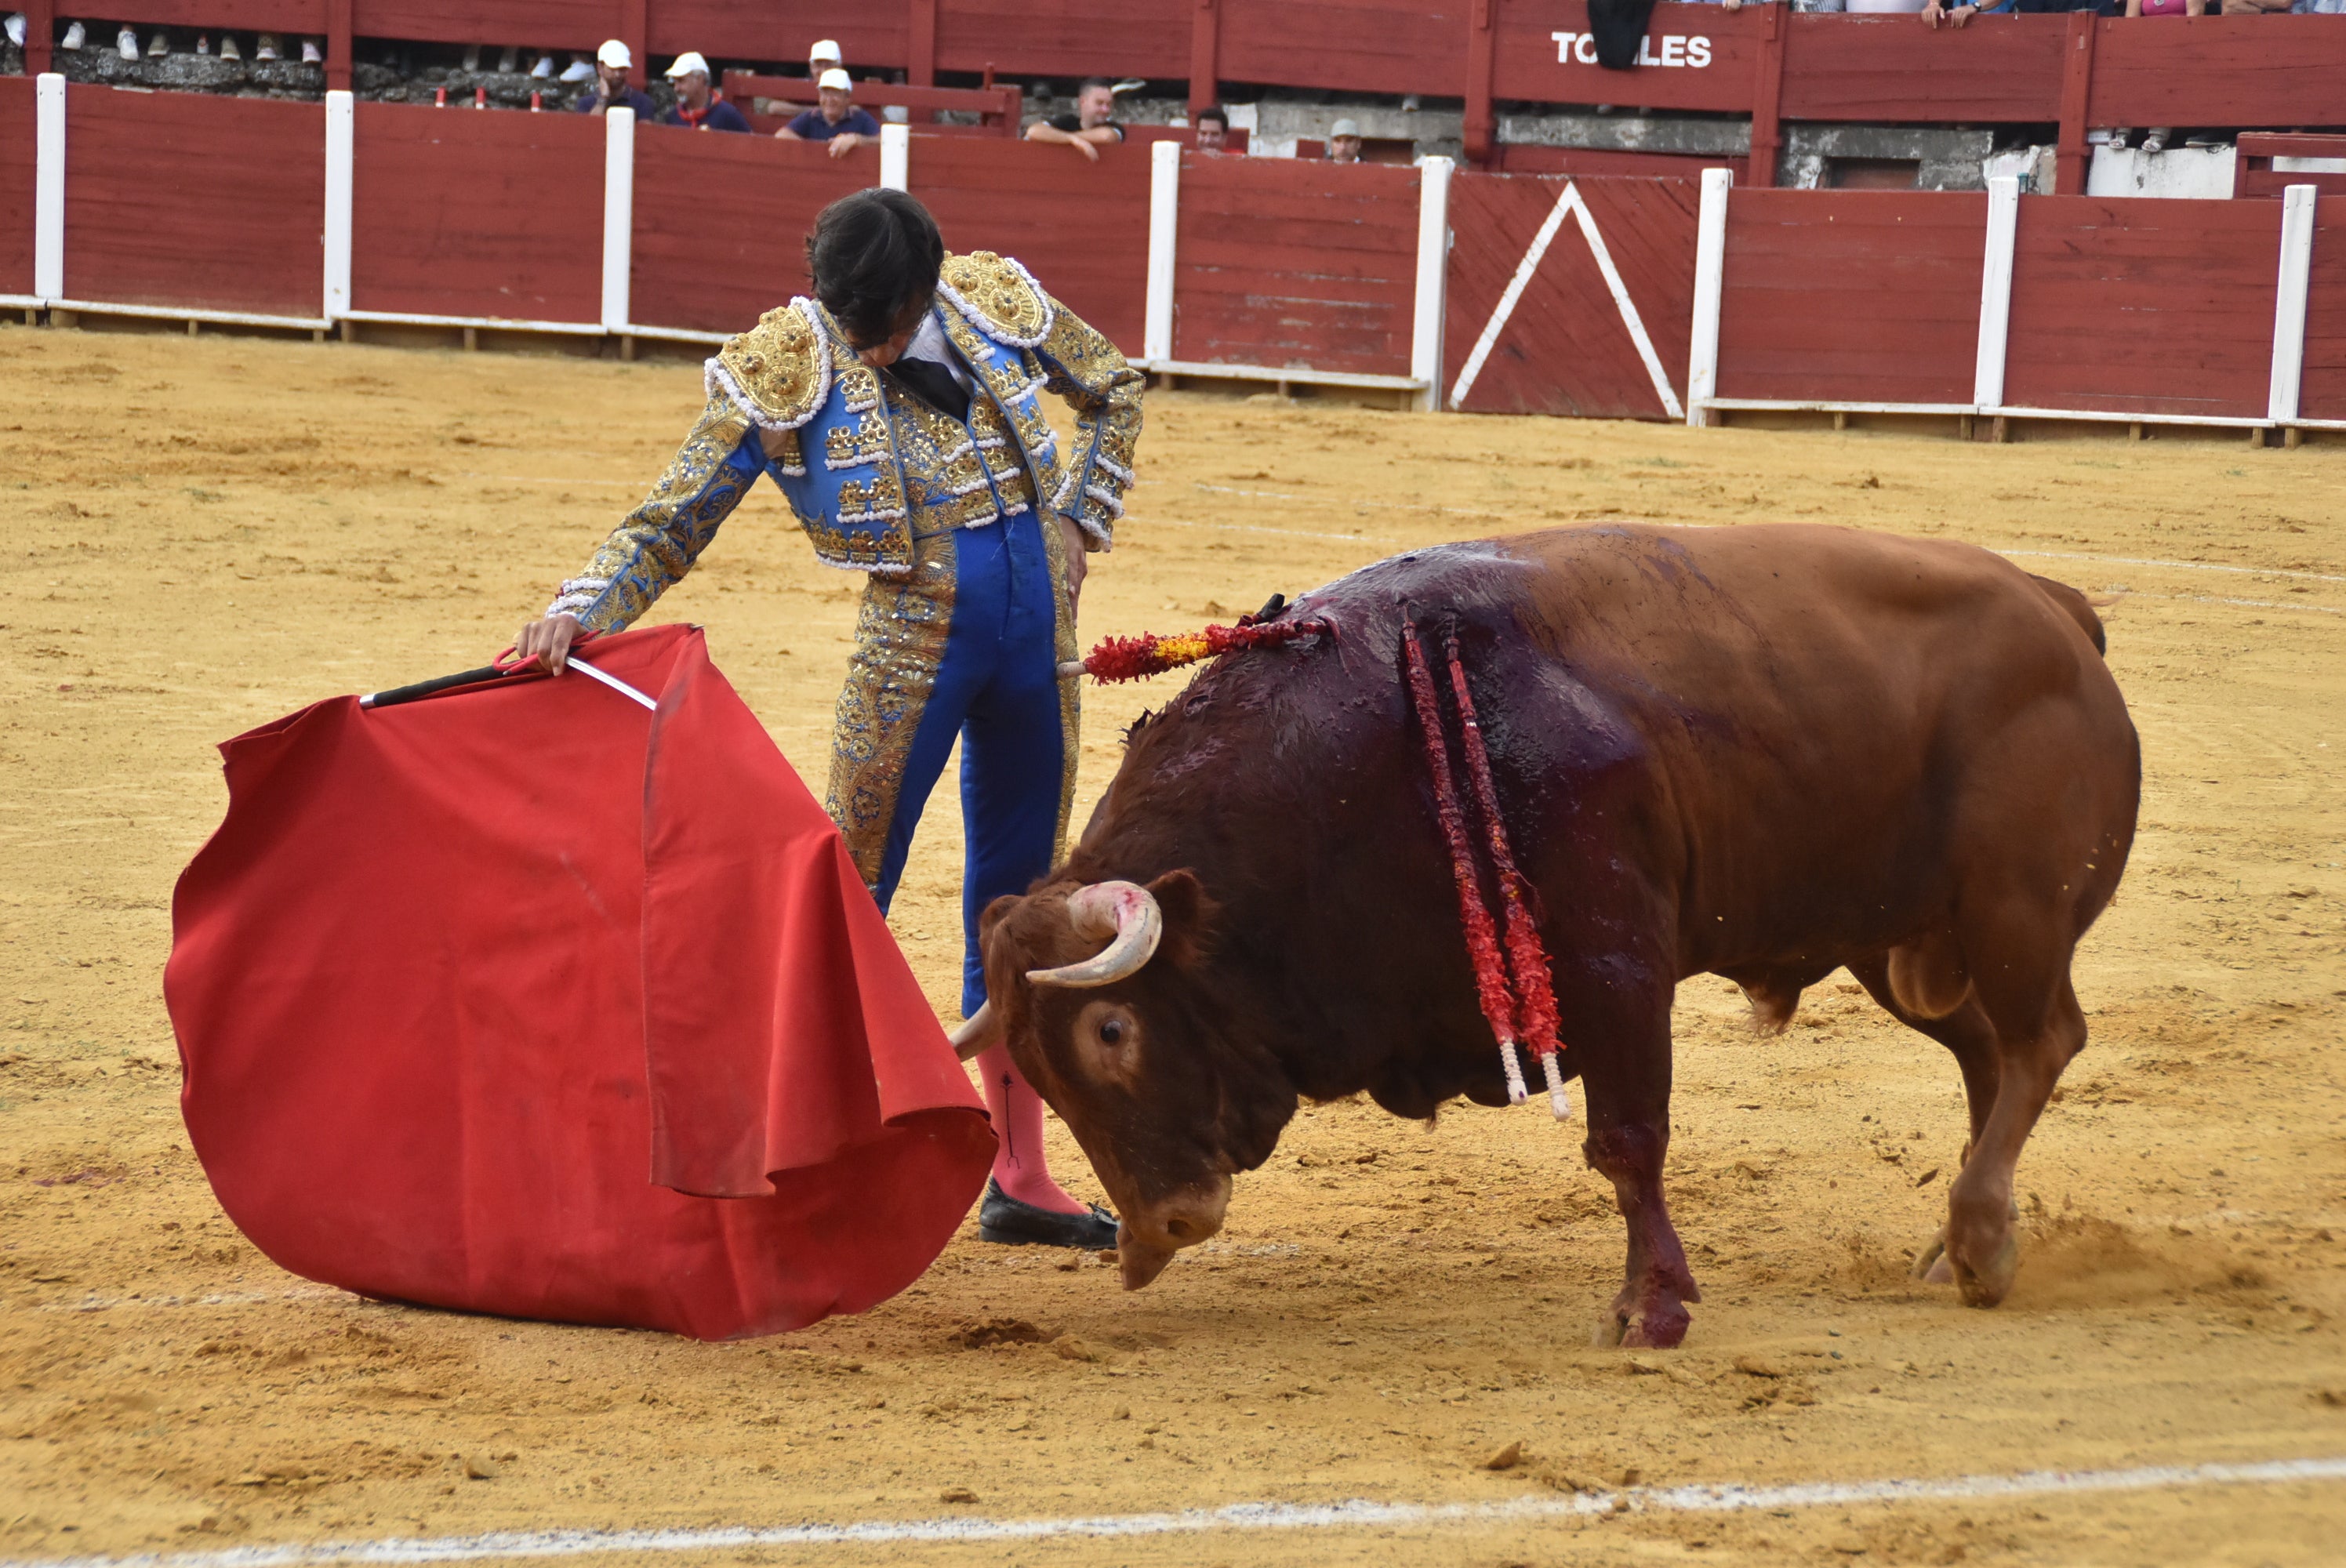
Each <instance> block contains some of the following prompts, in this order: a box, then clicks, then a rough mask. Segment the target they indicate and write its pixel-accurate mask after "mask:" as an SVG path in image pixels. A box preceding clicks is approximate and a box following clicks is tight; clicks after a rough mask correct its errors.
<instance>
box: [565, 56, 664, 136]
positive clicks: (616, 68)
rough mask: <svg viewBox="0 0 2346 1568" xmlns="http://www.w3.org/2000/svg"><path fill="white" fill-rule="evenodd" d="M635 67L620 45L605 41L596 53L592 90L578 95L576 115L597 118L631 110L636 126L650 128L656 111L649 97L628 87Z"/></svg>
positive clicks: (640, 89)
mask: <svg viewBox="0 0 2346 1568" xmlns="http://www.w3.org/2000/svg"><path fill="white" fill-rule="evenodd" d="M635 65H636V56H634V55H633V54H632V53H630V52H629V51H628V48H627V45H626V44H625V43H624V42H623V41H621V40H620V39H617V38H607V39H605V40H604V42H603V46H602V47H601V48H599V49H597V50H596V51H595V90H594V91H593V92H591V93H581V94H579V95H578V109H579V112H580V113H582V114H589V115H599V114H602V113H604V112H605V111H606V110H608V109H615V108H617V109H633V110H635V111H636V123H637V124H638V125H649V124H651V122H652V121H654V120H656V119H658V117H659V108H658V106H657V105H655V104H654V103H653V102H652V96H651V95H650V94H649V93H648V92H645V91H644V90H643V89H642V88H641V87H630V86H629V85H628V83H627V73H628V72H629V71H631V70H633V69H634V68H635Z"/></svg>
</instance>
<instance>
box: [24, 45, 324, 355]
mask: <svg viewBox="0 0 2346 1568" xmlns="http://www.w3.org/2000/svg"><path fill="white" fill-rule="evenodd" d="M25 123H26V128H27V129H29V128H30V127H31V117H30V116H29V115H27V116H26V122H25ZM325 168H326V165H325V111H324V110H323V109H322V108H321V107H319V106H318V105H316V104H297V103H280V102H275V101H272V100H270V99H266V98H214V97H200V96H198V95H196V94H192V93H124V92H115V91H112V90H109V89H107V88H105V87H70V88H68V89H67V90H66V279H65V283H66V294H67V295H68V296H69V297H71V298H73V299H76V300H104V301H106V302H107V303H108V304H117V305H168V306H179V307H183V308H189V309H195V310H207V311H250V312H254V313H257V314H265V315H276V316H294V317H302V318H315V317H318V316H319V315H320V314H321V311H322V309H323V303H322V301H323V295H324V287H325V285H324V281H323V268H322V263H321V259H320V253H319V238H320V236H321V234H322V233H323V232H324V228H325V186H326V174H325Z"/></svg>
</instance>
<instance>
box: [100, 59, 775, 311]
mask: <svg viewBox="0 0 2346 1568" xmlns="http://www.w3.org/2000/svg"><path fill="white" fill-rule="evenodd" d="M76 96H78V95H76ZM650 135H651V133H650V132H649V131H647V132H646V139H647V140H648V139H650ZM352 183H353V187H354V188H355V191H356V197H355V210H354V215H353V220H352V229H351V251H352V257H353V259H354V260H353V266H352V278H351V304H352V310H353V311H355V312H358V313H361V314H363V313H364V312H367V311H382V312H393V313H406V314H420V315H432V316H502V317H511V318H515V319H517V320H522V321H599V320H600V319H601V304H602V275H603V124H602V122H601V121H600V120H597V119H595V118H592V117H589V116H586V115H506V114H472V113H469V112H456V111H449V110H439V109H429V108H423V107H413V106H409V105H405V104H361V105H359V106H358V144H357V154H356V160H355V167H354V169H353V176H352ZM728 196H729V193H727V192H724V191H722V190H712V189H707V188H696V189H689V190H679V191H672V192H659V191H653V190H647V191H645V192H644V194H643V201H644V204H645V209H647V210H645V211H644V216H645V218H646V219H650V220H658V219H659V218H660V217H661V216H662V213H661V204H662V203H663V201H665V202H666V203H668V211H667V214H666V216H667V218H668V221H670V222H672V223H675V224H678V225H691V224H694V223H697V222H699V219H700V216H701V213H702V211H703V209H706V208H707V207H709V205H711V204H712V203H721V202H722V201H724V200H725V199H728ZM311 298H312V299H315V298H316V295H315V293H314V291H313V292H312V294H311Z"/></svg>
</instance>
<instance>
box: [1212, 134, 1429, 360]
mask: <svg viewBox="0 0 2346 1568" xmlns="http://www.w3.org/2000/svg"><path fill="white" fill-rule="evenodd" d="M1417 178H1418V177H1417V172H1416V170H1414V169H1409V168H1386V167H1382V166H1375V165H1354V166H1351V167H1338V166H1335V165H1331V164H1312V163H1301V162H1298V161H1296V160H1294V159H1292V158H1192V159H1189V160H1188V161H1186V162H1185V163H1184V164H1183V166H1182V171H1181V209H1180V223H1179V229H1178V239H1176V241H1175V244H1174V256H1175V258H1176V261H1175V265H1176V280H1175V283H1174V294H1173V297H1174V300H1175V307H1174V308H1175V315H1174V325H1173V358H1175V359H1176V360H1179V361H1185V362H1199V363H1207V362H1217V361H1219V362H1229V363H1239V364H1250V365H1266V366H1271V367H1274V368H1276V367H1280V366H1306V365H1308V366H1310V367H1311V368H1312V369H1314V370H1320V371H1339V372H1351V373H1354V374H1367V375H1386V376H1392V375H1406V374H1408V373H1409V357H1410V355H1409V351H1410V326H1411V309H1412V304H1413V299H1414V293H1413V290H1414V285H1415V279H1416V270H1417Z"/></svg>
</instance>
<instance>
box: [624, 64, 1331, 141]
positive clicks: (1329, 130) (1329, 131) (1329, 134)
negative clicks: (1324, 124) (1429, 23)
mask: <svg viewBox="0 0 2346 1568" xmlns="http://www.w3.org/2000/svg"><path fill="white" fill-rule="evenodd" d="M671 74H673V73H671ZM1360 134H1361V122H1360V121H1358V120H1355V119H1341V120H1338V121H1337V122H1336V123H1335V124H1334V125H1332V126H1331V127H1328V139H1329V140H1330V141H1334V140H1335V139H1336V138H1337V137H1340V136H1349V137H1358V136H1359V135H1360Z"/></svg>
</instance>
